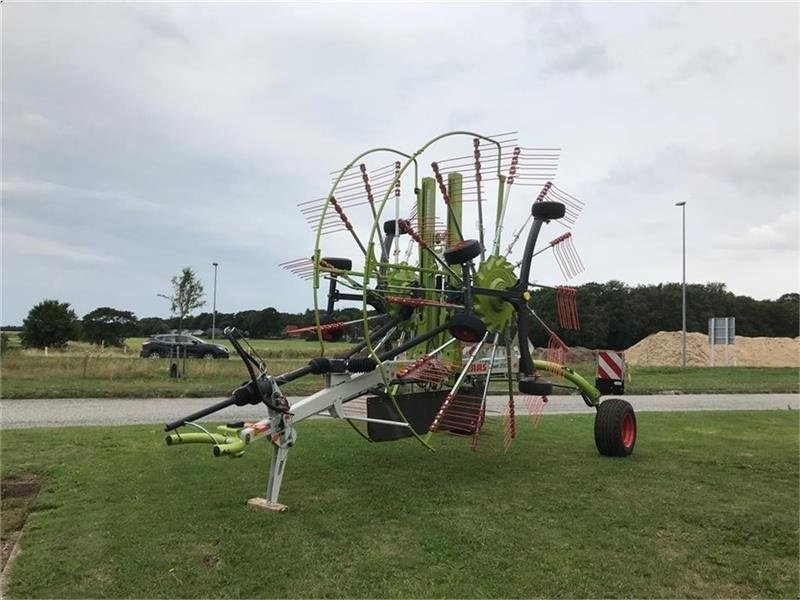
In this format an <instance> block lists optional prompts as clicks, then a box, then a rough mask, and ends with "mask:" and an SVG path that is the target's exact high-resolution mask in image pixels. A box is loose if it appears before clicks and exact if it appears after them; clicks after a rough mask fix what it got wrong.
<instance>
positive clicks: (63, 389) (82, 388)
mask: <svg viewBox="0 0 800 600" xmlns="http://www.w3.org/2000/svg"><path fill="white" fill-rule="evenodd" d="M15 337H16V336H15ZM143 340H144V338H132V339H130V340H128V348H130V350H128V351H127V352H125V350H123V349H119V348H107V349H103V350H102V351H101V350H100V349H98V348H97V346H91V345H90V344H83V343H71V344H70V346H69V348H68V349H67V350H64V351H51V352H48V355H47V356H45V354H44V352H43V351H40V350H21V349H18V348H15V349H13V350H12V351H11V352H9V353H7V354H6V355H5V356H4V357H3V359H2V361H1V362H0V381H2V386H1V387H0V396H1V397H3V398H81V397H90V398H107V397H130V398H136V397H143V398H145V397H146V398H156V397H165V398H173V397H183V396H189V397H220V396H226V395H228V394H229V393H230V392H231V390H233V389H234V388H235V387H237V386H238V385H239V384H240V383H241V382H242V381H243V380H244V379H245V378H246V377H247V373H246V371H245V369H244V366H243V365H242V362H241V360H239V359H238V357H236V356H235V354H234V355H232V356H231V358H230V359H227V360H224V359H223V360H213V361H205V360H200V359H187V361H186V374H185V378H184V379H182V380H175V379H170V378H169V361H168V360H166V359H145V358H140V357H139V355H138V352H139V350H140V349H141V342H142V341H143ZM14 343H18V340H14ZM250 343H251V344H252V345H253V347H254V348H255V349H256V350H257V351H258V352H259V354H261V356H262V357H264V359H265V360H266V362H267V368H268V369H269V372H270V373H272V374H279V373H282V372H285V371H289V370H291V369H295V368H297V367H300V366H303V365H305V364H307V363H308V359H309V358H312V357H314V356H317V355H318V353H319V344H317V343H316V342H308V341H304V340H251V342H250ZM326 347H327V348H328V351H329V352H331V353H335V352H338V351H341V350H344V349H346V348H347V347H348V344H347V343H344V342H339V343H336V344H329V345H327V346H326ZM570 366H571V367H572V368H574V369H575V370H576V371H578V372H579V373H580V374H582V375H583V376H584V377H586V378H587V379H588V380H589V381H594V375H595V365H594V364H590V363H581V364H571V365H570ZM629 373H630V379H629V381H627V382H626V392H627V393H629V394H654V393H672V392H677V393H714V392H716V393H758V392H780V393H794V392H799V391H800V378H798V370H797V369H795V368H791V367H730V368H729V367H717V368H713V369H712V368H703V367H691V368H687V369H685V370H684V369H682V368H680V367H630V369H629ZM322 385H323V380H322V377H315V376H309V377H305V378H303V379H300V380H298V381H296V382H293V383H292V384H290V385H288V386H286V388H285V391H286V392H287V393H289V394H293V395H302V394H308V393H312V392H315V391H317V390H318V389H320V388H321V387H322ZM502 388H503V386H501V385H498V386H497V389H498V391H502Z"/></svg>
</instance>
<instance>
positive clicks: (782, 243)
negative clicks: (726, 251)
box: [733, 211, 800, 252]
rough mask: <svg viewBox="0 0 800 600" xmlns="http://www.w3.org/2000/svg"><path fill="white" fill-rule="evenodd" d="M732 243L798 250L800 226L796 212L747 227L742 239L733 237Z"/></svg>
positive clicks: (762, 247) (771, 248)
mask: <svg viewBox="0 0 800 600" xmlns="http://www.w3.org/2000/svg"><path fill="white" fill-rule="evenodd" d="M733 243H739V244H741V245H745V246H752V247H756V248H761V249H767V250H792V251H795V252H798V251H800V226H799V223H798V213H797V211H795V212H789V213H783V214H781V215H779V216H778V218H777V219H774V220H772V221H770V222H767V223H761V224H759V225H753V226H751V227H748V228H747V234H746V236H745V237H744V238H743V239H736V238H734V241H733Z"/></svg>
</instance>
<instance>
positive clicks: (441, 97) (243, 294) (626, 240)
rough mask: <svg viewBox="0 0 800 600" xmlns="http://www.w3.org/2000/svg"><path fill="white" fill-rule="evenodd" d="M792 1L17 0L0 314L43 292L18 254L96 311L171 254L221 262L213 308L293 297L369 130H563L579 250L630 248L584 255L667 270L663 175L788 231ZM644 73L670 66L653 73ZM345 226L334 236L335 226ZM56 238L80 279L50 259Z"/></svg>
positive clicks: (300, 302)
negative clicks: (314, 225) (319, 222)
mask: <svg viewBox="0 0 800 600" xmlns="http://www.w3.org/2000/svg"><path fill="white" fill-rule="evenodd" d="M790 13H791V14H790ZM796 13H797V10H796V7H792V8H791V10H788V11H787V10H786V9H785V8H784V7H781V6H777V5H762V6H751V5H747V6H745V5H726V6H725V7H721V6H720V5H669V6H664V5H655V6H653V5H645V4H641V5H630V4H624V5H623V4H619V5H589V4H568V5H562V4H521V5H517V4H500V5H498V4H480V5H476V4H467V5H465V4H405V5H398V4H371V5H366V4H355V5H353V4H341V5H333V6H331V5H324V4H294V5H292V4H274V3H264V4H253V3H240V4H199V5H188V4H170V5H164V4H147V3H144V4H142V3H139V4H124V3H106V4H97V3H83V4H80V3H78V4H65V5H41V4H34V3H30V4H25V3H11V4H10V5H8V6H6V7H5V10H4V15H3V16H4V19H3V24H2V28H3V31H2V34H3V44H4V46H3V52H4V56H3V60H4V64H3V66H4V69H3V94H4V98H3V101H4V105H3V111H4V112H3V125H4V131H3V177H4V182H3V189H2V193H3V209H2V210H3V233H4V234H6V233H7V232H11V233H9V234H8V235H4V236H3V240H2V245H3V250H4V251H5V252H6V253H8V254H10V253H11V252H15V253H17V254H18V253H19V252H20V249H19V248H24V249H25V251H26V252H28V253H27V254H25V255H24V257H25V259H24V260H7V261H6V262H5V264H4V289H3V305H4V311H5V313H4V314H5V315H6V318H7V319H8V321H9V322H14V321H15V320H16V319H17V317H18V316H19V315H24V313H25V311H27V309H28V308H29V305H27V303H28V302H30V301H32V300H35V298H36V296H35V295H34V293H33V292H30V295H29V296H24V295H23V294H21V293H19V289H20V288H21V287H24V286H25V285H27V283H26V282H27V281H28V280H29V279H31V278H30V277H29V274H30V273H31V269H34V270H35V272H36V274H37V277H38V278H39V279H41V280H42V281H45V282H47V284H48V285H50V286H51V287H54V288H56V289H54V291H53V292H52V293H53V294H58V295H63V296H64V297H65V298H66V299H69V300H71V301H72V302H73V303H75V304H76V305H78V306H81V305H83V306H85V307H86V309H87V310H89V309H91V308H93V307H95V306H98V305H101V304H105V303H110V302H112V300H111V299H109V300H108V301H106V300H102V299H101V298H98V295H104V294H110V293H112V292H111V291H109V290H112V289H113V290H126V293H127V295H122V294H120V296H119V298H120V299H119V304H120V306H119V307H120V308H126V309H128V308H129V309H132V310H135V311H136V312H137V313H138V314H142V315H146V314H148V313H151V314H152V313H159V311H162V310H163V306H162V305H161V304H160V302H159V301H158V300H157V298H156V296H155V293H156V292H163V289H162V286H163V284H164V282H168V281H169V277H170V276H171V275H174V274H175V273H176V272H177V271H178V269H179V268H181V267H182V266H185V265H192V266H195V267H197V268H198V271H199V272H203V273H206V274H207V275H208V276H209V277H210V273H211V269H210V266H209V265H210V264H211V262H212V261H218V262H219V263H220V284H221V287H220V290H219V291H220V306H221V309H224V310H226V311H229V310H235V309H244V308H252V307H261V306H268V305H271V304H272V305H275V306H277V307H279V308H282V309H285V310H301V309H304V308H305V307H306V306H308V305H309V302H310V296H311V292H310V289H309V288H308V286H307V285H306V284H305V283H303V282H295V281H294V280H293V279H292V278H291V276H289V275H286V274H285V273H284V272H282V271H280V270H279V269H278V268H277V267H276V265H277V263H279V262H282V261H283V260H286V259H291V258H294V257H298V256H308V255H309V254H310V252H311V250H312V248H313V244H314V241H313V238H314V236H313V232H312V231H310V230H309V229H308V228H307V226H306V224H305V222H304V220H303V218H302V216H301V215H300V214H299V212H298V211H297V209H296V208H295V204H296V203H297V202H300V201H303V200H307V199H310V198H315V197H320V196H321V195H323V194H325V193H326V192H327V188H328V186H329V177H328V173H329V172H330V171H331V170H333V169H336V168H340V167H341V166H342V165H343V164H345V163H346V162H347V161H348V160H349V159H350V158H352V157H353V156H355V155H356V154H357V153H359V152H361V151H362V150H364V149H366V148H370V147H376V146H383V145H388V146H391V147H395V148H399V149H400V150H403V151H410V152H413V151H415V150H416V149H417V148H419V147H420V145H421V144H422V143H423V142H424V141H425V140H427V139H429V138H431V137H433V136H434V135H436V134H438V133H441V132H443V131H446V130H448V129H472V130H478V131H489V132H492V131H495V132H496V131H508V130H515V129H519V130H520V132H521V135H520V141H521V142H522V143H523V144H524V145H556V146H560V147H562V148H563V149H564V152H563V154H562V159H561V163H560V166H559V181H558V185H560V186H562V187H563V188H564V189H566V190H568V191H569V192H571V193H574V194H576V195H577V196H578V197H580V198H581V199H582V200H585V201H586V202H587V210H586V211H584V215H583V216H582V218H581V221H580V222H579V223H578V228H577V229H576V234H577V235H578V237H579V238H580V239H579V241H578V245H579V247H580V248H581V250H582V251H583V252H584V256H586V257H587V263H591V262H592V261H591V257H592V256H604V255H606V253H608V252H618V253H619V254H621V255H624V256H626V257H628V258H627V259H626V261H624V263H622V262H619V261H600V260H596V261H593V262H594V264H593V265H592V269H589V270H587V276H591V277H607V278H614V279H623V280H626V281H628V282H629V283H634V284H635V283H637V282H639V281H651V280H652V278H656V279H658V280H661V279H664V278H666V277H669V276H670V275H669V273H670V271H669V270H668V269H666V268H653V265H654V264H656V265H658V261H659V260H663V261H664V264H667V263H668V264H672V262H669V261H670V260H671V257H670V256H669V252H671V251H672V250H673V242H674V235H673V234H674V233H675V230H674V227H673V226H674V225H675V223H676V218H678V217H679V214H678V213H677V212H675V211H676V210H677V209H675V208H674V207H673V204H674V202H675V201H676V200H677V199H686V200H688V202H689V206H688V207H687V209H688V210H689V211H690V212H689V213H688V214H689V215H690V217H691V221H690V223H691V224H692V225H693V226H694V225H697V226H698V227H699V226H700V225H699V224H708V223H713V224H714V227H717V228H719V230H720V231H723V232H731V231H735V232H736V235H737V236H738V237H742V238H745V239H751V240H752V243H753V244H756V243H775V244H777V243H779V242H778V241H776V240H779V239H783V238H781V237H780V236H782V235H785V233H781V232H784V231H785V230H784V229H781V227H782V226H781V225H780V223H777V220H778V217H779V216H780V215H782V214H786V213H789V212H791V211H792V210H795V209H796V195H797V189H796V177H794V174H796V164H797V150H796V148H797V116H796V112H797V111H796V107H797V35H796V27H795V25H794V24H795V23H796ZM792 15H794V17H795V18H794V19H792V18H790V17H791V16H792ZM722 17H724V18H722ZM653 23H655V24H656V26H653V25H652V24H653ZM659 23H660V24H661V26H660V27H659V26H658V24H659ZM498 31H502V35H499V34H497V32H498ZM764 40H769V44H768V46H769V51H768V52H767V51H766V50H765V46H764V45H763V44H762V42H763V41H764ZM776 54H778V55H781V56H785V57H786V60H784V61H783V62H778V61H775V60H773V59H772V58H771V57H773V56H775V55H776ZM659 77H660V78H662V79H664V78H669V77H675V78H677V79H674V81H675V82H676V85H664V86H662V87H660V88H658V89H657V90H655V91H653V90H652V89H648V83H649V82H651V81H652V80H653V79H654V78H656V79H658V78H659ZM678 81H679V82H680V84H679V85H678V84H677V82H678ZM467 145H469V144H467ZM470 152H471V148H467V151H466V153H465V152H460V154H462V155H463V154H469V153H470ZM433 154H434V155H435V156H432V157H431V158H434V159H436V160H441V159H442V158H446V157H447V156H452V155H453V154H449V148H442V150H441V151H440V150H439V148H438V147H437V150H436V151H435V152H434V153H433ZM426 160H427V159H426ZM428 164H429V162H428V163H424V164H423V167H424V168H423V170H422V172H421V175H422V176H424V175H428V174H429V173H428V172H427V168H428V167H427V165H428ZM793 172H794V174H793ZM527 191H530V188H528V189H527V190H519V191H515V200H514V202H513V203H512V204H511V205H510V206H509V209H508V210H509V212H508V219H509V221H508V223H507V228H506V229H507V230H515V229H516V228H517V227H516V225H517V224H518V223H521V222H523V221H524V219H525V218H526V217H527V216H528V214H529V202H530V200H531V199H530V197H528V196H526V195H525V192H527ZM517 198H519V199H518V200H517ZM407 201H408V202H413V197H409V198H407ZM753 215H756V217H755V218H756V220H755V221H753V220H752V219H753V218H754V217H753ZM749 227H756V228H757V227H764V229H763V230H761V229H758V230H757V231H755V232H754V233H748V232H747V229H748V228H749ZM770 227H771V228H772V229H770ZM9 236H10V237H9ZM15 236H16V237H15ZM20 236H22V237H20ZM759 236H761V237H759ZM335 238H336V236H329V237H327V238H326V239H325V242H324V243H325V244H329V243H331V244H333V246H332V247H329V246H326V249H329V250H330V251H333V250H337V251H338V250H339V248H340V246H338V245H336V243H337V242H336V241H335ZM762 238H763V239H762ZM766 239H769V240H771V241H769V242H767V241H764V240H766ZM759 240H760V241H759ZM346 241H347V240H346V239H345V242H346ZM31 248H35V249H37V251H38V252H39V254H31V253H30V252H31ZM110 248H113V252H111V251H109V249H110ZM341 248H343V249H344V248H346V246H345V244H344V243H343V244H342V246H341ZM609 248H611V250H610V249H609ZM643 249H646V250H647V252H645V251H644V250H643ZM61 251H63V253H64V254H63V257H62V258H63V260H62V262H61V263H59V262H57V261H55V260H54V258H55V257H56V255H57V254H58V253H59V252H61ZM658 252H661V253H662V254H658ZM648 253H652V255H649V254H648ZM783 254H788V253H783ZM112 255H113V257H112ZM354 258H357V257H355V256H354ZM108 260H117V261H119V262H120V263H124V264H125V266H126V269H125V271H126V272H125V273H117V272H116V271H117V269H114V268H113V267H104V265H106V264H109V263H107V262H103V261H108ZM726 260H727V261H730V258H729V257H726V256H721V257H720V258H719V261H720V262H719V263H716V264H713V265H709V266H708V269H707V270H701V269H700V265H699V264H698V263H695V264H694V266H695V268H697V271H695V272H694V275H695V276H696V277H698V278H702V277H705V276H706V273H708V274H709V275H708V277H711V278H713V279H717V278H719V277H722V275H726V274H730V276H729V278H728V282H729V283H731V284H734V283H735V284H736V285H740V286H741V290H737V288H736V287H735V286H733V285H732V286H731V289H734V290H737V291H743V292H747V293H751V294H753V295H762V296H763V295H768V294H770V293H772V288H771V287H770V286H771V285H772V284H771V283H770V281H781V280H783V281H786V280H788V279H789V278H787V277H786V276H785V272H786V271H787V270H789V268H791V265H789V267H787V266H786V265H785V264H783V263H781V264H778V263H770V264H769V265H768V266H767V267H765V268H766V269H768V270H769V271H770V273H771V275H770V277H761V275H762V274H763V272H764V269H758V270H757V271H756V272H755V274H756V275H757V276H746V275H747V273H746V270H742V268H741V262H740V261H738V260H737V261H733V262H735V263H736V264H735V267H730V268H729V269H728V267H727V266H726V265H727V263H725V261H726ZM64 262H70V263H71V264H78V265H81V267H80V268H81V277H79V278H78V277H66V276H63V277H60V276H59V273H63V272H64V270H65V269H64V264H62V263H64ZM111 264H115V263H111ZM203 265H206V267H205V269H204V268H203ZM606 267H608V268H606ZM721 267H724V268H721ZM71 268H72V267H71ZM604 269H606V270H604ZM726 269H727V270H726ZM736 269H739V272H740V273H739V274H737V271H736ZM736 277H740V278H739V279H738V280H737V279H736ZM90 279H91V280H92V281H97V282H100V283H98V284H97V285H96V286H95V287H94V288H92V286H90V285H87V281H88V280H90ZM130 281H135V282H136V284H135V285H128V282H130ZM737 282H738V283H737ZM277 287H280V289H281V293H280V295H276V294H275V292H274V290H275V289H276V288H277ZM784 291H786V290H780V292H781V293H782V292H784ZM36 293H37V294H38V293H39V291H38V289H37V290H36ZM48 293H49V292H48ZM126 302H128V303H130V306H124V305H123V304H124V303H126ZM19 318H21V317H19Z"/></svg>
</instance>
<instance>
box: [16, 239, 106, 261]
mask: <svg viewBox="0 0 800 600" xmlns="http://www.w3.org/2000/svg"><path fill="white" fill-rule="evenodd" d="M3 250H4V252H12V253H18V254H23V255H29V256H44V257H48V258H55V259H58V260H59V261H67V262H78V263H113V262H116V259H115V258H114V257H112V256H109V255H107V254H103V253H99V252H96V251H93V250H91V249H89V248H86V247H83V246H76V245H74V244H65V243H63V242H58V241H55V240H48V239H45V238H40V237H35V236H32V235H26V234H24V233H14V232H4V233H3Z"/></svg>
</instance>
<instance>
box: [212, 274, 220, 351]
mask: <svg viewBox="0 0 800 600" xmlns="http://www.w3.org/2000/svg"><path fill="white" fill-rule="evenodd" d="M211 264H212V265H214V302H213V308H212V314H211V341H212V342H213V341H214V338H215V337H216V335H217V267H218V266H219V263H216V262H212V263H211Z"/></svg>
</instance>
